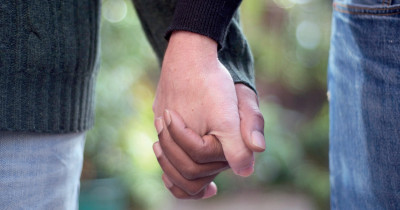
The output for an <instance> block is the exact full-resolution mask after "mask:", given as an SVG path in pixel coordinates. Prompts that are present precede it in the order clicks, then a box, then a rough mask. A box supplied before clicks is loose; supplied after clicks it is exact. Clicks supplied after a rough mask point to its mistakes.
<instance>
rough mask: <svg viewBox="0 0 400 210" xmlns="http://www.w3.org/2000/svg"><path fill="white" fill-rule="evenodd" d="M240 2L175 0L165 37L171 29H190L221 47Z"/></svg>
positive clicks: (239, 0) (228, 0) (230, 0)
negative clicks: (172, 14)
mask: <svg viewBox="0 0 400 210" xmlns="http://www.w3.org/2000/svg"><path fill="white" fill-rule="evenodd" d="M240 3H241V0H177V2H176V8H175V11H174V16H173V19H172V22H171V24H170V26H169V27H168V29H167V33H166V36H165V37H166V39H167V40H168V39H169V37H170V36H171V34H172V32H173V31H190V32H194V33H198V34H201V35H205V36H208V37H210V38H211V39H213V40H215V41H216V42H217V43H218V46H219V48H221V47H222V44H223V43H224V39H225V35H226V31H227V28H228V25H229V23H230V21H231V20H232V17H233V14H234V13H235V11H236V10H237V8H238V7H239V5H240Z"/></svg>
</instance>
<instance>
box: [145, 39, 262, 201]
mask: <svg viewBox="0 0 400 210" xmlns="http://www.w3.org/2000/svg"><path fill="white" fill-rule="evenodd" d="M153 111H154V115H155V127H156V130H157V133H158V137H159V141H158V142H156V143H155V144H154V146H153V149H154V152H155V154H156V156H157V160H158V162H159V164H160V166H161V168H162V170H163V171H164V174H163V175H162V179H163V181H164V183H165V186H166V187H167V188H168V189H169V190H170V191H171V193H172V194H173V195H174V196H175V197H177V198H192V199H199V198H208V197H211V196H213V195H215V194H216V193H217V187H216V185H215V184H214V183H213V182H212V180H213V179H214V178H215V177H216V176H217V174H218V173H220V172H221V171H223V170H225V169H227V168H229V167H230V168H232V170H233V171H234V173H236V174H238V175H240V176H249V175H250V174H252V173H253V171H254V155H253V152H262V151H264V150H265V141H264V134H263V128H264V119H263V117H262V115H261V112H260V111H259V108H258V100H257V96H256V94H255V93H254V91H252V90H251V89H250V88H248V87H247V86H245V85H243V84H236V85H235V84H234V83H233V80H232V77H231V76H230V74H229V72H228V71H227V70H226V68H225V67H224V66H223V65H222V64H221V63H220V62H219V61H218V54H217V43H216V42H215V41H213V40H211V39H209V38H207V37H205V36H202V35H198V34H194V33H190V32H184V31H178V32H174V33H173V34H172V36H171V38H170V41H169V45H168V48H167V51H166V53H165V57H164V61H163V65H162V70H161V75H160V80H159V83H158V86H157V91H156V98H155V101H154V104H153Z"/></svg>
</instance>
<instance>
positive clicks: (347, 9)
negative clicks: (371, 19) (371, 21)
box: [333, 0, 400, 16]
mask: <svg viewBox="0 0 400 210" xmlns="http://www.w3.org/2000/svg"><path fill="white" fill-rule="evenodd" d="M383 1H386V0H383ZM390 2H391V0H389V3H390ZM333 8H334V9H335V10H336V11H338V12H341V13H346V14H353V15H377V16H389V15H396V14H400V6H397V7H393V8H368V7H362V6H354V5H345V4H341V3H338V2H334V3H333ZM357 9H358V10H364V11H352V10H357ZM396 10H399V11H396ZM374 11H375V12H376V11H387V12H388V13H370V12H374ZM391 11H394V12H392V13H390V12H391Z"/></svg>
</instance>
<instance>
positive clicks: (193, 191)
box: [186, 184, 203, 196]
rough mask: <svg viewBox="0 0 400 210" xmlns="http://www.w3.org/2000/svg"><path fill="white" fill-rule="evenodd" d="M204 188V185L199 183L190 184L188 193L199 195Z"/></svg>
mask: <svg viewBox="0 0 400 210" xmlns="http://www.w3.org/2000/svg"><path fill="white" fill-rule="evenodd" d="M202 189H203V186H199V185H196V184H192V185H190V186H188V187H187V188H186V190H187V193H188V194H189V195H192V196H193V195H197V194H199V192H200V191H201V190H202Z"/></svg>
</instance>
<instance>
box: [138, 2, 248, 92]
mask: <svg viewBox="0 0 400 210" xmlns="http://www.w3.org/2000/svg"><path fill="white" fill-rule="evenodd" d="M133 2H134V4H135V8H136V11H137V13H138V16H139V18H140V20H141V23H142V26H143V28H144V31H145V33H146V36H147V38H148V40H149V41H150V44H151V46H152V48H153V49H154V51H155V53H156V55H157V57H158V59H159V61H160V63H161V62H162V60H163V57H164V53H165V51H166V48H167V44H168V43H167V41H166V40H165V39H164V34H165V32H166V31H167V29H168V28H169V27H170V24H171V22H172V21H173V18H174V10H175V7H176V3H177V1H174V0H172V1H160V0H133ZM226 30H227V32H226V36H225V39H224V41H223V43H222V48H221V49H220V50H219V51H218V57H219V60H220V61H221V63H222V64H223V65H224V66H225V67H226V68H227V69H228V71H229V72H230V74H231V76H232V78H233V81H234V82H235V83H243V84H245V85H247V86H248V87H250V88H252V89H253V90H254V91H255V85H254V67H253V58H252V55H251V51H250V48H249V44H248V43H247V41H246V39H245V37H244V35H243V33H242V30H241V27H240V23H239V13H238V12H236V13H235V14H234V16H233V18H232V19H231V20H230V23H229V24H228V26H227V29H226Z"/></svg>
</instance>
